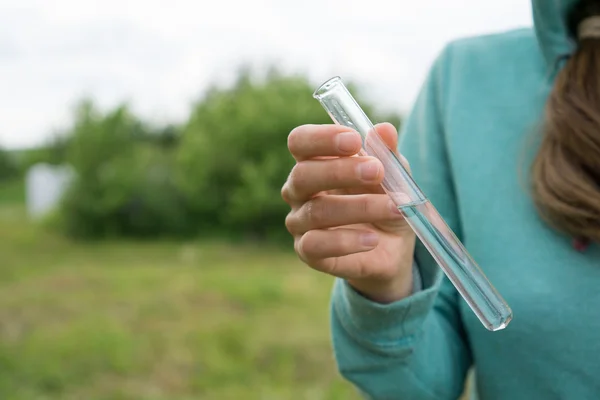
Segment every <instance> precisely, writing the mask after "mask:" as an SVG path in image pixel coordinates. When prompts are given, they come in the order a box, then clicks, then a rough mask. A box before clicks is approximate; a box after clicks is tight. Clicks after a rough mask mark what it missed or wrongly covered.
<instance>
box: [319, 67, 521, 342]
mask: <svg viewBox="0 0 600 400" xmlns="http://www.w3.org/2000/svg"><path fill="white" fill-rule="evenodd" d="M313 97H314V98H316V99H317V100H319V102H320V103H321V105H322V106H323V107H324V108H325V110H326V111H327V112H328V114H329V116H330V117H331V119H333V121H334V122H335V123H336V124H339V125H343V126H347V127H348V128H351V129H353V130H355V131H357V132H358V133H359V134H360V135H361V137H362V143H363V145H362V148H361V150H360V152H359V155H361V156H371V157H376V158H377V159H379V161H381V162H382V164H383V167H384V170H385V177H384V179H383V182H382V186H383V189H384V190H385V192H386V193H387V194H388V195H389V197H390V198H391V199H392V201H393V202H394V204H395V205H396V206H397V207H398V209H399V210H400V212H401V213H402V214H403V216H404V218H405V219H406V222H407V223H408V225H410V227H411V228H412V230H413V231H414V232H415V233H416V235H417V236H418V237H419V239H420V240H421V242H422V243H423V245H424V246H425V247H426V248H427V250H428V251H429V253H430V254H431V255H432V256H433V258H434V259H435V261H436V262H437V264H438V265H439V266H440V267H441V269H442V270H443V272H444V273H445V274H446V276H447V277H448V279H449V280H450V282H452V284H453V285H454V286H455V287H456V289H457V291H458V293H460V295H461V296H462V297H463V299H464V300H465V301H466V302H467V304H468V305H469V307H470V308H471V310H473V312H474V313H475V315H477V317H478V318H479V320H480V321H481V323H482V324H483V326H485V327H486V328H487V329H488V330H490V331H497V330H501V329H504V328H505V327H506V326H507V325H508V323H509V322H510V321H511V319H512V311H511V309H510V307H509V306H508V304H507V303H506V302H505V301H504V299H503V298H502V296H500V294H499V293H498V291H497V290H496V289H495V288H494V286H492V284H491V283H490V281H489V280H488V279H487V277H486V276H485V274H484V273H483V271H482V270H481V268H480V267H479V266H478V265H477V263H476V262H475V261H474V260H473V258H472V257H471V255H470V254H469V253H468V252H467V250H466V249H465V247H464V246H463V244H462V243H461V242H460V240H458V238H457V237H456V235H455V234H454V233H453V232H452V230H451V229H450V227H449V226H448V225H447V224H446V222H445V221H444V220H443V218H442V217H441V216H440V214H439V213H438V211H437V210H436V209H435V208H434V206H433V205H432V204H431V202H430V201H429V200H428V199H427V197H426V196H425V194H424V193H423V192H422V191H421V189H420V188H419V187H418V186H417V184H416V183H415V181H414V180H413V179H412V177H411V176H410V174H409V172H408V171H407V170H406V169H405V168H404V166H403V165H402V163H401V162H400V160H399V159H398V157H397V156H396V154H395V153H394V152H393V151H392V150H390V148H389V147H388V146H387V145H386V144H385V142H384V141H383V140H382V139H381V137H380V136H379V134H378V133H377V131H376V130H375V128H374V126H373V124H372V123H371V121H370V120H369V118H368V117H367V115H366V114H365V113H364V111H363V110H362V109H361V108H360V106H359V105H358V103H357V102H356V100H355V99H354V98H353V97H352V94H350V92H349V91H348V89H347V88H346V86H345V85H344V83H343V82H342V80H341V79H340V78H339V77H334V78H332V79H330V80H328V81H327V82H325V83H324V84H322V85H321V86H320V87H319V88H318V89H317V90H316V91H315V93H314V94H313Z"/></svg>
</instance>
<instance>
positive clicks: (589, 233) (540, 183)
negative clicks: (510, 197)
mask: <svg viewBox="0 0 600 400" xmlns="http://www.w3.org/2000/svg"><path fill="white" fill-rule="evenodd" d="M596 15H598V16H600V2H599V1H598V0H582V1H580V2H579V3H578V4H577V5H576V6H575V8H574V9H573V10H572V12H571V13H570V16H569V28H570V32H571V34H572V35H573V37H575V38H577V37H578V35H577V31H578V27H579V26H580V24H581V22H582V21H583V20H585V19H586V18H588V17H591V16H596ZM532 189H533V190H532V191H533V200H534V202H535V204H536V207H537V208H538V210H539V212H540V214H541V216H542V217H543V218H544V219H545V220H546V221H547V222H548V223H549V224H550V225H551V226H553V227H555V228H556V229H558V230H560V231H562V232H564V233H567V234H569V235H572V236H574V237H575V238H579V239H583V240H592V241H595V242H600V38H595V37H594V38H590V37H583V38H581V39H579V40H578V41H577V49H576V51H575V52H574V54H573V55H572V56H571V57H570V58H569V59H568V61H567V62H566V64H565V66H564V67H563V68H562V70H561V71H560V72H559V73H558V74H557V77H556V81H555V83H554V88H553V89H552V92H551V94H550V97H549V99H548V102H547V104H546V114H545V120H544V128H543V135H542V141H541V146H540V149H539V152H538V154H537V156H536V158H535V160H534V163H533V167H532Z"/></svg>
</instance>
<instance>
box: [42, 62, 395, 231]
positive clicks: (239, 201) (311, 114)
mask: <svg viewBox="0 0 600 400" xmlns="http://www.w3.org/2000/svg"><path fill="white" fill-rule="evenodd" d="M350 86H351V87H352V85H350ZM313 90H314V85H313V84H311V83H309V82H308V81H307V80H306V79H305V78H303V77H301V76H284V75H281V74H279V73H277V72H276V71H271V72H270V73H269V74H267V76H266V77H264V78H262V79H258V78H255V77H253V76H252V75H251V74H250V73H249V72H242V73H241V74H240V76H239V79H238V80H237V81H236V82H235V83H234V84H233V85H232V86H231V87H229V88H218V87H214V88H212V89H211V90H209V91H208V92H207V93H206V95H205V96H204V97H203V98H201V99H200V100H199V101H198V102H197V103H196V104H195V105H194V106H193V109H192V112H191V116H190V118H189V121H188V122H187V123H186V124H184V126H182V127H181V129H180V128H179V127H176V126H167V127H162V128H157V127H150V126H148V125H147V124H143V123H142V122H141V121H140V120H139V119H138V118H136V117H135V116H133V115H132V114H131V112H130V111H129V109H128V108H127V107H126V106H121V107H117V108H116V109H114V110H110V111H108V112H106V113H102V112H100V111H99V110H97V109H96V108H95V107H94V105H93V104H92V103H91V102H90V101H83V102H81V103H80V105H79V106H78V107H77V109H76V111H75V118H74V123H73V126H72V127H71V129H70V130H69V131H68V132H66V134H65V135H62V136H61V137H62V138H63V140H64V141H63V142H61V146H62V147H61V146H55V147H53V149H54V150H53V152H52V153H48V151H49V150H47V153H46V154H54V155H55V156H56V157H58V155H61V157H62V158H63V159H64V162H66V163H68V164H70V165H71V166H72V167H73V168H74V170H75V171H76V179H75V182H74V184H73V185H72V186H71V188H70V190H69V191H68V192H67V193H66V195H65V198H64V201H63V203H62V205H61V208H60V211H59V213H58V219H57V220H58V222H59V223H60V224H61V226H62V227H63V229H65V230H66V231H67V232H68V233H70V234H72V235H75V236H80V237H81V236H83V237H106V236H115V235H117V236H122V235H125V236H133V237H145V236H156V235H192V234H201V235H211V236H214V235H223V234H225V235H227V236H230V237H233V236H236V237H243V238H253V239H263V240H264V239H268V240H274V239H280V238H284V239H285V240H289V239H288V237H289V235H287V234H286V232H285V227H284V219H285V215H286V214H287V212H288V211H289V207H288V205H287V204H285V203H284V202H283V200H282V199H281V196H280V190H281V186H282V185H283V183H284V181H285V179H286V178H287V176H288V174H289V172H290V170H291V168H292V167H293V165H294V163H295V161H294V160H293V158H292V157H291V155H290V154H289V152H288V149H287V137H288V134H289V132H290V131H291V130H292V129H293V128H294V127H296V126H298V125H302V124H307V123H313V124H322V123H331V120H330V118H329V116H328V115H327V113H326V112H325V110H323V108H322V107H321V106H320V104H319V103H318V102H317V101H316V100H314V99H313V98H312V92H313ZM353 92H356V91H355V90H353ZM355 94H356V93H355ZM361 103H362V104H363V106H364V107H365V110H366V111H367V113H368V114H370V115H373V110H372V107H370V106H369V105H368V104H364V103H365V102H364V101H361ZM390 118H392V119H393V118H397V117H396V116H391V117H390Z"/></svg>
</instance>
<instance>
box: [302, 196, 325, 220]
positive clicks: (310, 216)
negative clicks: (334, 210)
mask: <svg viewBox="0 0 600 400" xmlns="http://www.w3.org/2000/svg"><path fill="white" fill-rule="evenodd" d="M305 207H306V208H305V210H306V211H305V212H306V220H307V222H308V223H309V224H311V225H319V224H320V223H322V222H323V221H324V220H325V219H326V218H327V215H328V212H329V210H328V207H327V204H326V202H325V201H324V200H323V199H313V200H311V201H308V202H307V203H306V205H305Z"/></svg>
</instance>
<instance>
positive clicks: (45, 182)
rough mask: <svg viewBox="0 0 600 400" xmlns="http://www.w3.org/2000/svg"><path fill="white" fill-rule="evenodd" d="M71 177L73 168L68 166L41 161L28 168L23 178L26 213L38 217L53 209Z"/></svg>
mask: <svg viewBox="0 0 600 400" xmlns="http://www.w3.org/2000/svg"><path fill="white" fill-rule="evenodd" d="M72 178H73V170H72V169H71V168H70V167H68V166H54V165H50V164H44V163H41V164H35V165H34V166H32V167H31V168H29V170H28V171H27V176H26V178H25V198H26V202H27V214H28V215H29V216H30V217H33V218H40V217H43V216H45V215H47V214H48V213H49V212H51V211H52V210H54V209H55V208H56V207H57V206H58V203H59V202H60V200H61V198H62V195H63V194H64V192H65V191H66V190H67V188H68V186H69V183H70V182H71V179H72Z"/></svg>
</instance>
